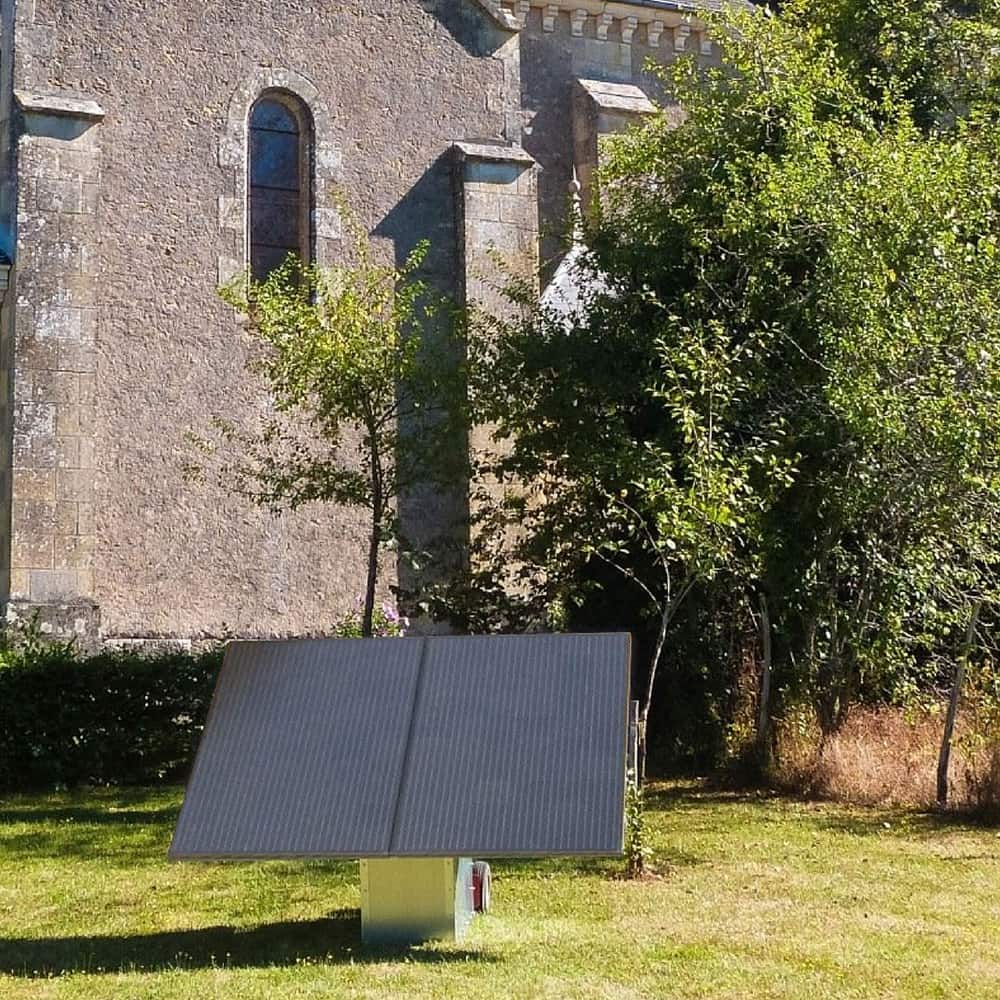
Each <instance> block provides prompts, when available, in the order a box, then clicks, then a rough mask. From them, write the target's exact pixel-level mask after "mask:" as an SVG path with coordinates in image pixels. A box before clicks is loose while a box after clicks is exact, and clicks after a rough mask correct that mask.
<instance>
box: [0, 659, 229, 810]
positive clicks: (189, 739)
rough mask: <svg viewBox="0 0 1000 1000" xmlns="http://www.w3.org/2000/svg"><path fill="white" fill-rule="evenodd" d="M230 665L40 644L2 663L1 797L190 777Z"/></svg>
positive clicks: (0, 715) (214, 661)
mask: <svg viewBox="0 0 1000 1000" xmlns="http://www.w3.org/2000/svg"><path fill="white" fill-rule="evenodd" d="M221 664H222V650H221V648H219V649H215V650H212V651H209V652H205V653H201V654H190V653H185V652H179V651H177V652H165V653H159V654H156V655H152V656H150V655H148V654H146V655H143V654H140V653H137V652H134V651H109V652H102V653H99V654H97V655H95V656H86V657H84V656H80V655H79V654H78V653H77V652H76V651H75V650H74V648H73V647H72V646H71V645H67V644H54V645H49V646H41V645H37V644H31V643H30V642H29V643H28V644H27V645H25V646H22V647H21V648H19V649H11V648H9V647H8V648H6V649H4V651H3V655H2V656H0V791H6V792H11V791H19V790H28V789H36V788H46V787H60V786H65V787H73V786H76V785H81V784H147V783H154V782H157V781H163V780H171V779H177V778H180V777H182V776H183V775H184V774H185V773H186V771H187V769H188V767H189V766H190V763H191V761H192V759H193V755H194V751H195V749H196V747H197V743H198V738H199V736H200V734H201V730H202V727H203V724H204V720H205V716H206V714H207V711H208V704H209V701H210V699H211V696H212V690H213V688H214V685H215V679H216V676H217V675H218V671H219V668H220V666H221Z"/></svg>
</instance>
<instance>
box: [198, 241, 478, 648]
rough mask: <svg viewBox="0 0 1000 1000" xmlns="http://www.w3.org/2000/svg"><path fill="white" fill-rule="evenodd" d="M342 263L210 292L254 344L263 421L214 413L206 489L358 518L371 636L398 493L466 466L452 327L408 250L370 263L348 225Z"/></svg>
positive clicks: (395, 534) (418, 259)
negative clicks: (216, 452) (263, 395)
mask: <svg viewBox="0 0 1000 1000" xmlns="http://www.w3.org/2000/svg"><path fill="white" fill-rule="evenodd" d="M349 229H350V231H351V232H352V234H353V236H354V240H353V261H352V262H351V263H350V264H344V265H337V266H334V267H331V268H320V267H317V266H312V265H303V264H302V263H301V262H299V261H297V260H295V259H294V258H289V259H288V261H286V262H285V263H284V264H283V265H282V266H281V267H279V268H277V269H276V270H274V271H273V272H271V274H270V275H269V276H268V277H267V278H266V279H265V280H263V281H260V282H254V281H249V280H248V279H247V277H246V276H245V275H243V276H240V277H238V278H237V279H235V280H233V281H232V282H231V283H230V284H228V285H226V286H225V287H224V288H223V289H222V290H221V295H222V297H223V298H224V299H225V301H226V302H228V303H229V304H230V305H232V306H233V307H234V308H235V309H236V310H237V311H238V312H240V313H241V314H242V315H243V316H245V317H246V320H247V323H246V330H247V333H248V335H249V336H250V337H251V338H252V340H253V341H254V342H255V344H256V346H257V350H256V351H255V352H254V354H253V360H252V361H251V362H250V363H249V365H248V368H249V374H250V375H251V376H252V377H254V378H256V379H258V380H259V381H260V382H262V384H263V386H264V388H265V389H266V391H267V392H268V394H269V396H270V398H271V401H272V407H273V412H274V415H273V417H272V418H270V419H269V420H267V421H266V423H265V424H264V426H263V427H262V428H260V429H259V430H257V429H248V428H245V427H241V426H237V425H236V424H234V423H233V422H232V421H231V420H228V419H226V418H225V417H224V416H217V417H216V418H215V419H214V425H215V427H216V429H217V431H218V432H219V433H220V435H221V438H222V442H221V443H222V444H223V456H222V458H223V468H222V470H221V475H220V481H221V482H222V483H223V484H225V485H227V486H229V487H230V488H233V489H236V490H238V491H239V492H241V493H243V494H244V495H246V496H249V497H250V498H251V499H252V500H253V501H254V502H256V503H259V504H261V505H263V506H266V507H268V508H270V509H273V510H281V509H289V510H295V509H296V508H298V507H301V506H303V505H304V504H310V503H329V504H336V505H341V506H347V507H358V508H361V509H363V510H365V511H366V512H367V516H368V530H367V551H366V558H365V565H364V570H363V573H362V574H361V576H362V580H363V595H364V596H363V610H362V615H361V632H362V635H364V636H370V635H371V634H372V619H373V615H374V609H375V601H376V593H377V591H378V582H379V581H378V576H379V556H380V550H381V549H383V548H387V547H389V548H392V547H396V546H398V545H399V544H400V532H399V525H398V517H397V509H398V508H397V501H398V498H399V496H400V493H401V491H405V490H407V489H412V488H414V487H417V486H419V485H421V484H426V483H427V482H429V481H434V480H441V481H443V482H446V483H448V484H450V485H454V483H455V482H456V481H457V479H458V477H459V476H460V475H461V472H462V469H463V468H464V466H465V465H466V458H465V454H464V449H463V447H462V442H463V440H464V439H463V437H462V435H461V432H460V428H461V427H463V426H464V420H465V418H464V415H463V402H462V401H463V398H464V390H463V382H462V378H463V376H462V368H461V364H460V359H461V356H462V355H461V353H460V352H459V349H458V348H459V329H458V324H457V323H456V321H455V315H454V313H453V311H452V310H451V309H450V308H449V307H448V305H447V303H446V302H444V301H443V300H442V299H441V298H440V297H439V296H437V295H435V294H434V293H433V292H432V290H431V289H430V288H429V287H428V285H427V284H426V283H424V282H423V281H422V280H420V278H419V270H420V266H421V263H422V261H423V259H424V256H425V254H426V251H427V247H426V245H420V246H418V247H417V248H416V250H414V252H413V253H412V254H411V255H410V257H409V259H408V260H407V261H406V263H405V264H404V265H403V266H402V267H401V268H397V267H393V266H390V265H385V264H381V263H379V262H377V261H376V259H375V257H374V254H373V252H372V248H371V246H370V245H369V242H368V238H367V234H365V233H364V232H363V231H362V230H361V229H360V228H359V227H358V226H357V224H355V223H353V222H349Z"/></svg>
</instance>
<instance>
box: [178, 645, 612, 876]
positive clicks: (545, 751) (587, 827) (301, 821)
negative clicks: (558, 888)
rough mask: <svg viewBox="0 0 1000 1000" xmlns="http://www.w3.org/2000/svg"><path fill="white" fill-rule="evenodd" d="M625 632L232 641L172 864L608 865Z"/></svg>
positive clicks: (189, 787) (200, 749) (195, 767)
mask: <svg viewBox="0 0 1000 1000" xmlns="http://www.w3.org/2000/svg"><path fill="white" fill-rule="evenodd" d="M628 660H629V640H628V636H626V635H561V636H490V637H433V638H426V639H417V638H414V639H368V640H350V639H333V640H302V641H297V642H279V643H270V642H268V643H234V644H233V645H232V646H230V648H229V650H228V651H227V654H226V659H225V663H224V665H223V669H222V673H221V675H220V678H219V683H218V686H217V688H216V693H215V697H214V699H213V702H212V710H211V712H210V714H209V719H208V722H207V724H206V728H205V733H204V736H203V738H202V742H201V746H200V747H199V749H198V756H197V759H196V761H195V766H194V769H193V771H192V775H191V779H190V782H189V785H188V791H187V795H186V797H185V800H184V806H183V808H182V810H181V815H180V818H179V820H178V824H177V829H176V831H175V834H174V840H173V843H172V845H171V849H170V856H171V857H172V858H175V859H184V858H188V859H196V858H267V857H380V856H403V855H413V856H424V855H479V856H489V855H545V854H616V853H620V852H621V848H622V827H623V809H624V803H623V799H624V772H625V744H626V728H627V706H628Z"/></svg>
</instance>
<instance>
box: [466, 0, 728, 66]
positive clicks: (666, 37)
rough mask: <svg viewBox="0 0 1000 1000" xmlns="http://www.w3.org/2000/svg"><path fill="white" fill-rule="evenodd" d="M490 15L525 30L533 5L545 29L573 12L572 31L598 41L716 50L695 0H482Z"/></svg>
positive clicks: (705, 51) (506, 25) (705, 52)
mask: <svg viewBox="0 0 1000 1000" xmlns="http://www.w3.org/2000/svg"><path fill="white" fill-rule="evenodd" d="M477 3H478V4H479V5H480V6H481V7H483V8H484V9H485V10H486V11H488V12H489V14H490V16H491V17H493V19H494V20H495V21H496V22H497V23H498V24H499V25H501V26H502V27H504V28H507V29H508V30H509V31H520V30H521V29H522V28H524V26H525V24H526V23H527V20H528V14H529V12H530V11H531V8H535V9H536V10H539V11H540V13H541V24H542V30H543V31H555V29H556V24H557V20H558V18H559V15H560V14H563V13H565V14H568V15H569V24H570V32H571V34H573V35H575V36H578V37H583V36H584V34H585V33H586V34H587V35H590V29H589V24H591V23H592V24H593V26H594V28H593V36H592V37H595V38H597V40H598V41H612V40H613V41H618V42H622V43H624V44H626V45H631V44H633V43H641V44H645V45H648V46H649V47H650V48H654V49H657V48H661V47H663V48H667V47H669V48H672V49H673V50H674V51H676V52H687V51H692V50H693V51H699V52H701V53H702V54H703V55H709V54H710V53H711V52H712V42H711V41H710V40H709V39H708V37H707V36H706V34H705V31H704V27H705V26H704V24H703V23H702V22H701V21H700V20H698V18H697V17H696V16H695V14H694V11H695V10H696V8H697V7H699V6H702V5H701V4H698V3H697V2H695V0H691V2H688V0H676V2H675V0H662V3H659V4H656V5H653V4H651V3H629V2H628V0H555V2H546V0H477Z"/></svg>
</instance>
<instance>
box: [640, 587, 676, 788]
mask: <svg viewBox="0 0 1000 1000" xmlns="http://www.w3.org/2000/svg"><path fill="white" fill-rule="evenodd" d="M672 617H673V608H672V607H671V604H670V601H667V602H666V603H665V604H664V606H663V612H662V614H661V616H660V634H659V635H658V636H657V637H656V650H655V651H654V653H653V659H652V661H651V662H650V664H649V678H648V679H647V681H646V697H645V699H644V701H643V703H642V706H641V709H640V711H639V740H638V742H639V751H638V754H637V756H638V758H639V759H638V761H637V764H638V772H639V774H638V780H639V784H642V783H643V782H645V780H646V730H647V728H648V725H649V710H650V708H651V707H652V705H653V689H654V687H655V686H656V675H657V672H658V671H659V666H660V660H661V659H662V658H663V648H664V646H665V645H666V642H667V629H668V628H669V627H670V619H671V618H672Z"/></svg>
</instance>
